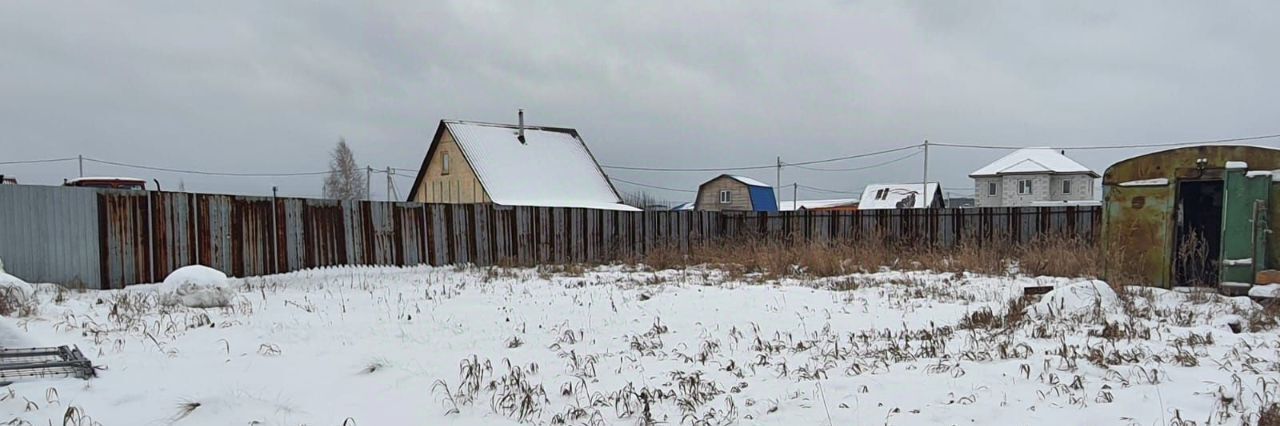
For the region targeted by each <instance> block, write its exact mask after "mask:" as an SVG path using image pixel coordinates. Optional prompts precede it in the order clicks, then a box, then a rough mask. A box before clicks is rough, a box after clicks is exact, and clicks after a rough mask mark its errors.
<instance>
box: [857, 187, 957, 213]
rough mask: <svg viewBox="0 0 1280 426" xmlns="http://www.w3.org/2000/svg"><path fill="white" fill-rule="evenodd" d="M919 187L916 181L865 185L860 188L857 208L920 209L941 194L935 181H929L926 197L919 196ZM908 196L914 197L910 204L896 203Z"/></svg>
mask: <svg viewBox="0 0 1280 426" xmlns="http://www.w3.org/2000/svg"><path fill="white" fill-rule="evenodd" d="M920 187H921V185H920V184H918V183H894V184H873V185H867V188H866V189H864V190H862V200H861V201H859V202H858V210H879V209H899V208H911V209H921V208H925V207H928V202H930V201H932V200H934V198H935V197H941V196H942V192H941V188H938V183H937V182H929V187H928V189H927V190H926V191H925V192H926V193H928V194H929V196H928V197H922V196H920ZM908 197H912V198H914V202H913V203H911V204H910V205H907V206H903V207H899V206H898V203H899V202H902V201H904V200H905V199H906V198H908Z"/></svg>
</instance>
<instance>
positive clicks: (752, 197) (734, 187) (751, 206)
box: [694, 175, 778, 212]
mask: <svg viewBox="0 0 1280 426" xmlns="http://www.w3.org/2000/svg"><path fill="white" fill-rule="evenodd" d="M694 209H695V210H702V211H743V212H745V211H756V212H776V211H778V200H777V198H775V197H774V193H773V187H772V186H769V185H768V184H766V183H764V182H761V181H758V180H755V179H752V178H749V177H746V176H736V175H720V176H716V177H715V178H714V179H711V180H709V181H706V182H705V183H703V184H702V185H699V186H698V198H697V200H696V201H695V202H694Z"/></svg>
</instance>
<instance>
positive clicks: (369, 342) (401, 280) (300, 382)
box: [0, 267, 1280, 425]
mask: <svg viewBox="0 0 1280 426" xmlns="http://www.w3.org/2000/svg"><path fill="white" fill-rule="evenodd" d="M230 283H231V284H232V286H233V287H234V289H235V290H236V293H235V294H234V296H235V297H234V300H233V301H232V303H231V304H230V305H229V306H227V307H220V308H204V309H202V308H192V307H188V306H186V305H183V304H165V303H160V300H159V299H161V298H162V296H163V294H164V291H163V288H164V286H162V285H155V286H139V287H136V288H131V289H128V290H122V291H102V292H84V293H77V292H69V291H63V290H59V289H58V288H56V287H55V286H50V285H36V286H35V292H34V293H35V294H34V299H36V300H37V301H38V308H37V309H36V312H35V313H34V314H32V315H31V316H25V317H15V318H0V331H3V330H11V331H15V332H17V333H18V334H20V335H21V336H20V337H21V338H23V339H24V340H26V342H25V343H28V344H34V345H51V346H56V345H62V344H75V345H78V346H79V347H80V348H81V349H82V350H83V351H84V352H85V354H86V355H87V356H89V357H90V358H91V359H93V361H94V362H95V364H97V365H101V366H102V367H103V368H104V369H103V370H102V371H100V373H99V377H98V378H95V379H92V380H89V381H80V380H59V381H35V382H19V383H15V384H13V385H11V386H9V387H7V388H0V422H5V421H10V419H14V421H13V422H11V423H4V424H36V425H43V424H49V423H50V422H52V423H53V424H63V419H64V417H65V416H67V415H68V412H70V414H71V416H72V417H73V418H75V419H79V420H84V421H82V422H80V423H78V424H85V425H87V424H93V423H91V422H89V420H90V419H92V421H96V422H100V423H101V424H106V425H115V424H132V425H148V424H180V425H187V424H191V425H196V424H211V425H212V424H217V425H223V424H259V425H297V424H332V425H338V424H347V425H400V424H517V423H521V422H523V423H527V424H644V423H645V421H646V420H652V421H654V422H660V423H669V424H681V423H698V424H720V423H727V422H734V421H736V422H737V423H740V424H780V425H797V424H835V425H846V424H886V423H887V424H995V423H999V424H1142V425H1150V424H1171V423H1172V422H1174V421H1178V420H1190V421H1195V422H1197V423H1198V424H1205V423H1211V424H1218V423H1224V424H1238V423H1242V422H1252V421H1254V420H1256V418H1257V415H1258V412H1259V411H1260V408H1261V407H1265V406H1269V405H1270V404H1272V403H1274V402H1276V401H1280V395H1278V392H1280V382H1278V380H1280V362H1278V361H1280V338H1278V337H1280V335H1278V334H1277V332H1276V331H1275V330H1274V329H1271V328H1269V326H1268V325H1267V324H1264V323H1263V322H1264V320H1265V317H1264V316H1262V315H1260V314H1259V307H1258V306H1257V305H1256V304H1255V303H1253V302H1250V301H1249V300H1248V299H1247V298H1237V299H1230V298H1225V297H1220V296H1217V295H1216V294H1196V293H1191V294H1188V293H1180V292H1170V291H1162V290H1136V289H1134V290H1124V291H1121V292H1120V294H1115V293H1114V292H1111V293H1109V294H1108V292H1109V291H1110V288H1109V287H1107V286H1105V285H1099V283H1097V282H1090V281H1086V280H1070V279H1063V278H1027V277H988V276H964V275H952V274H933V273H926V272H893V271H887V272H881V273H875V274H857V275H849V276H844V277H837V278H825V279H785V280H782V281H767V282H761V280H758V279H753V278H752V277H749V276H748V277H740V276H730V275H728V274H726V273H724V272H721V271H716V270H699V269H692V270H681V271H660V272H656V273H655V272H643V271H637V270H634V269H630V268H624V267H604V268H598V269H589V270H586V271H580V270H571V271H564V270H560V271H558V272H557V271H553V270H549V269H544V270H536V269H497V268H492V269H475V268H473V269H466V268H428V267H417V268H338V269H328V270H316V271H304V272H297V273H290V274H284V275H277V276H270V277H262V278H249V279H231V280H230ZM1031 286H1055V287H1057V290H1054V292H1052V293H1050V294H1048V295H1043V296H1036V297H1035V298H1034V299H1030V300H1028V301H1027V302H1026V303H1025V304H1024V303H1010V302H1009V301H1010V300H1023V299H1021V296H1022V294H1023V289H1024V287H1031ZM1010 309H1012V310H1013V312H1012V314H1006V313H1007V312H1008V311H1009V310H1010ZM1023 312H1028V313H1027V314H1026V315H1021V313H1023ZM1233 327H1235V328H1236V329H1238V330H1240V331H1241V333H1239V334H1236V333H1234V332H1233V330H1232V328H1233ZM1263 328H1265V330H1261V329H1263ZM23 421H26V422H29V423H24V422H23Z"/></svg>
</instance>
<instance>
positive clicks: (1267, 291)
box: [1249, 284, 1280, 299]
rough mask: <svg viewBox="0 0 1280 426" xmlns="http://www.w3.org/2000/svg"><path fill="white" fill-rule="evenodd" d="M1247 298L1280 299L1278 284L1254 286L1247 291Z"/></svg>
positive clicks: (1279, 285)
mask: <svg viewBox="0 0 1280 426" xmlns="http://www.w3.org/2000/svg"><path fill="white" fill-rule="evenodd" d="M1249 297H1265V298H1271V299H1275V298H1280V284H1267V285H1255V286H1253V287H1252V288H1250V289H1249Z"/></svg>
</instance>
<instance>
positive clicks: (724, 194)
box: [720, 189, 732, 204]
mask: <svg viewBox="0 0 1280 426" xmlns="http://www.w3.org/2000/svg"><path fill="white" fill-rule="evenodd" d="M729 194H730V193H729V190H727V189H726V190H722V191H720V204H729V203H731V202H732V200H731V198H730V195H729Z"/></svg>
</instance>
